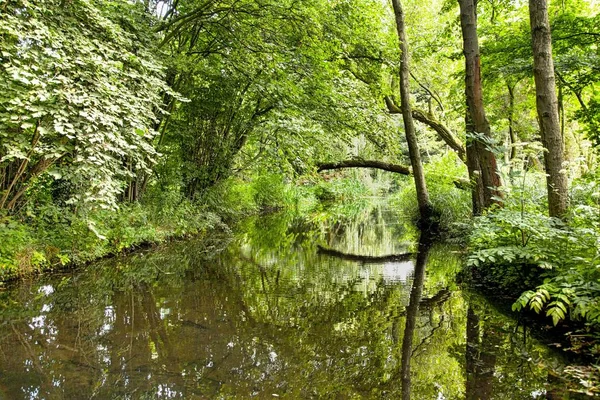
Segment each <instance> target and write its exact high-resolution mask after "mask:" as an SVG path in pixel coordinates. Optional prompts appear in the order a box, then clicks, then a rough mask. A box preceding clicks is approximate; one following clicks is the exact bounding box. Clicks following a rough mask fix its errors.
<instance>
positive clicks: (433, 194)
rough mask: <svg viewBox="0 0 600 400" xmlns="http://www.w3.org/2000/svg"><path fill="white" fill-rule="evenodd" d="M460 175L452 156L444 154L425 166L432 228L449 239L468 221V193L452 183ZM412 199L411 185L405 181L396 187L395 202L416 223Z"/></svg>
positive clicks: (416, 210) (416, 214)
mask: <svg viewBox="0 0 600 400" xmlns="http://www.w3.org/2000/svg"><path fill="white" fill-rule="evenodd" d="M464 174H465V168H464V165H462V164H461V162H460V160H458V159H457V157H456V155H455V154H454V153H447V154H445V155H443V156H441V157H439V158H436V159H434V160H432V162H430V163H428V164H426V166H425V177H426V180H427V186H428V187H429V192H430V193H429V197H430V201H431V204H432V206H433V209H434V219H435V220H436V225H438V227H439V229H440V230H441V231H442V232H445V234H447V235H449V236H460V235H461V234H463V233H464V230H465V225H466V224H465V223H466V221H468V220H469V219H470V213H471V211H470V193H469V191H468V190H465V189H464V188H458V187H457V185H456V182H455V181H457V180H459V179H460V177H461V176H463V175H464ZM415 198H416V192H415V189H414V185H411V184H408V183H407V182H406V183H405V184H404V185H403V186H402V187H401V188H400V191H399V193H398V198H397V200H396V203H395V206H396V207H398V209H400V210H402V211H403V212H404V213H405V215H406V216H407V217H408V218H409V219H410V220H411V221H417V220H418V218H419V210H418V208H417V204H416V201H415Z"/></svg>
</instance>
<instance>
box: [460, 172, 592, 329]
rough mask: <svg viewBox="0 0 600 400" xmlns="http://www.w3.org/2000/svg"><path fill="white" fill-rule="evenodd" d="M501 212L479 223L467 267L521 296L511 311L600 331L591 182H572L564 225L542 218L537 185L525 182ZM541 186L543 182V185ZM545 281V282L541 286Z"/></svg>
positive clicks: (492, 212)
mask: <svg viewBox="0 0 600 400" xmlns="http://www.w3.org/2000/svg"><path fill="white" fill-rule="evenodd" d="M523 182H524V183H523V184H522V185H521V187H520V188H517V189H516V190H514V191H513V192H511V193H508V195H507V197H506V202H505V207H504V208H503V209H498V210H493V211H491V212H490V213H489V214H488V215H485V216H482V217H479V218H477V220H476V223H475V229H474V231H473V233H472V235H471V254H470V255H469V257H468V265H469V266H471V267H475V268H479V269H485V270H486V272H487V274H488V275H490V276H491V277H492V279H494V280H495V281H496V282H498V283H499V284H501V285H502V286H503V287H505V288H508V289H510V288H512V289H515V288H520V289H521V290H525V289H530V288H532V287H535V289H534V290H525V291H524V292H523V293H522V294H521V296H520V297H519V298H518V300H517V301H516V302H515V304H514V305H513V309H514V310H521V309H523V308H530V309H532V310H534V311H535V312H537V313H541V312H545V314H546V316H548V317H551V318H552V321H553V323H554V324H555V325H556V324H557V323H559V322H560V321H561V320H563V319H567V318H570V319H580V320H583V321H585V322H586V323H587V324H589V325H592V326H599V325H600V250H599V249H600V207H598V200H597V199H598V194H599V193H598V185H597V184H596V182H595V178H594V177H588V178H586V179H583V180H580V181H578V182H574V184H573V186H572V188H573V189H572V203H571V209H570V215H569V216H568V217H567V218H566V221H567V222H566V223H565V222H563V221H561V220H558V219H554V218H549V217H547V216H545V213H546V210H545V204H544V203H543V202H538V201H536V199H537V198H539V197H540V196H543V194H541V195H540V192H543V190H542V189H540V187H539V185H535V184H528V183H526V182H525V179H524V180H523ZM542 182H543V181H542ZM542 280H543V282H542Z"/></svg>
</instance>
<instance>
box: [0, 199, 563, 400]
mask: <svg viewBox="0 0 600 400" xmlns="http://www.w3.org/2000/svg"><path fill="white" fill-rule="evenodd" d="M385 214H386V213H384V212H380V211H378V212H376V211H369V212H364V211H363V212H361V213H360V214H359V217H357V216H355V217H356V219H357V220H353V221H352V222H351V223H349V224H342V223H341V222H340V223H339V224H338V226H337V227H336V228H335V229H336V230H337V234H336V235H333V234H331V235H330V230H329V225H327V224H326V223H324V224H323V225H320V223H316V222H314V221H302V220H299V219H298V217H297V216H290V215H283V216H281V218H279V219H278V217H277V216H269V217H261V218H259V219H256V220H254V221H253V220H249V221H246V222H245V223H244V224H243V226H242V229H241V230H240V231H239V232H238V233H237V234H236V236H235V237H234V238H233V239H231V243H232V244H231V245H230V246H229V247H228V248H227V249H225V250H224V251H221V252H216V251H207V248H210V249H218V248H222V247H224V246H223V245H222V244H219V243H218V241H216V240H214V238H208V239H210V240H212V242H211V243H209V244H208V245H207V244H206V243H205V242H202V243H194V242H187V243H174V244H171V245H170V246H169V247H167V248H165V249H164V250H162V251H156V252H153V253H150V254H147V255H145V254H139V255H136V256H134V257H130V258H123V259H115V260H112V261H109V262H106V263H100V264H96V265H94V266H91V267H90V268H89V269H87V270H86V271H85V272H83V273H81V274H74V275H72V276H64V277H60V276H59V277H49V278H43V279H42V280H41V281H39V282H36V283H33V284H31V286H27V285H21V286H17V287H15V288H14V289H13V290H8V291H5V292H0V304H10V306H7V307H5V308H3V309H2V321H0V398H3V395H4V397H5V398H10V399H20V398H32V399H36V398H40V399H41V398H93V397H95V398H115V399H116V398H156V399H167V398H169V399H171V398H250V397H257V398H272V397H273V395H274V394H275V395H278V396H280V397H284V398H289V399H296V398H372V399H381V398H390V399H393V398H399V397H400V396H402V398H404V399H407V398H414V399H432V398H438V397H440V396H443V397H445V398H464V397H465V396H471V397H468V398H484V397H481V396H484V395H486V396H488V397H489V395H490V394H491V393H492V392H493V393H494V395H495V396H496V397H498V396H504V397H506V398H521V397H522V398H530V397H531V396H530V395H531V393H535V392H539V391H540V390H543V388H544V384H545V383H546V380H547V375H548V374H547V370H545V369H544V368H542V367H540V366H539V358H540V357H539V356H536V354H537V353H540V354H543V357H545V358H547V359H550V358H551V357H549V356H548V355H547V353H543V352H542V351H541V350H539V349H540V346H539V345H537V344H535V342H534V341H530V342H528V343H527V344H526V346H525V345H521V343H520V342H519V341H516V340H513V339H512V338H511V337H510V335H507V334H506V332H507V331H510V329H509V328H507V327H508V326H510V324H512V323H514V321H512V320H511V319H509V318H507V317H504V316H502V315H501V314H499V313H497V312H495V311H494V310H489V309H488V308H489V307H487V305H486V304H487V303H485V302H484V301H483V300H479V299H473V298H469V299H465V298H464V297H463V296H462V295H461V294H460V292H459V291H458V289H457V288H456V287H450V286H452V282H453V275H452V271H455V270H456V268H455V266H456V265H459V263H460V259H459V258H457V256H456V255H454V254H453V253H451V252H450V251H448V248H447V247H439V246H438V245H433V247H431V246H432V244H431V241H430V240H429V238H427V237H426V236H424V237H422V238H421V240H420V241H419V243H418V248H417V250H418V251H417V253H416V259H415V261H414V262H413V261H412V260H413V259H410V260H408V259H407V256H406V255H405V254H404V253H409V252H410V250H411V249H413V250H414V247H415V244H412V245H410V246H407V244H406V240H404V239H405V238H403V237H399V236H398V235H397V233H399V228H398V225H397V224H394V223H392V224H389V225H387V224H386V220H385V219H384V218H383V217H382V216H383V215H385ZM391 219H392V220H393V221H395V220H397V216H392V218H391ZM358 232H362V233H361V234H359V233H358ZM323 243H326V244H327V248H326V249H329V250H331V251H323V250H319V247H318V246H319V244H321V245H322V244H323ZM322 248H325V247H322ZM388 255H391V256H388ZM413 258H414V257H413ZM426 264H427V267H426ZM413 269H414V271H413ZM465 337H466V338H467V342H468V343H470V344H469V345H468V346H467V345H466V344H465ZM536 352H537V353H536ZM521 353H523V354H526V358H523V357H521V356H518V357H516V356H515V354H521ZM529 358H531V359H533V360H535V361H534V362H531V363H529V364H527V363H526V361H523V360H527V359H529ZM411 360H412V362H411ZM519 363H521V364H523V363H525V364H524V365H526V366H527V368H526V370H521V369H519V368H521V364H519ZM465 371H466V374H467V375H466V377H467V379H464V377H465ZM490 371H491V373H490ZM494 371H496V374H494V373H493V372H494ZM496 375H497V376H496ZM515 388H518V390H519V391H520V392H519V393H521V394H522V395H523V396H521V397H516V395H514V393H515V390H516V389H515ZM2 390H4V391H5V392H6V393H2V392H1V391H2ZM486 393H487V394H486ZM525 394H527V395H528V396H529V397H525ZM473 396H480V397H473Z"/></svg>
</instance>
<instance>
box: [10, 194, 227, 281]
mask: <svg viewBox="0 0 600 400" xmlns="http://www.w3.org/2000/svg"><path fill="white" fill-rule="evenodd" d="M32 217H33V216H32ZM217 227H223V225H222V223H221V222H220V218H219V217H218V216H217V215H216V214H214V213H211V212H210V211H208V210H207V209H206V208H205V207H201V206H198V205H194V204H192V203H190V202H189V201H187V200H185V199H181V198H171V199H165V198H162V199H160V202H156V203H149V202H148V203H145V204H141V203H134V204H131V205H127V206H121V208H120V209H119V210H118V211H117V212H114V211H110V210H98V211H95V212H93V213H89V214H87V216H86V217H85V218H84V217H81V216H78V215H75V214H72V213H69V212H65V210H64V209H61V208H59V207H56V206H47V207H44V208H43V209H40V210H39V214H38V215H35V219H33V220H32V221H29V223H28V224H24V223H23V222H22V221H18V220H14V219H5V220H3V222H2V224H0V238H2V246H1V247H0V279H2V280H6V279H12V278H15V277H18V276H24V275H28V274H31V273H32V272H34V271H38V270H44V269H53V268H56V267H60V266H63V265H65V264H72V265H81V264H83V263H86V262H88V261H91V260H95V259H98V258H101V257H104V256H106V255H109V254H114V253H119V252H122V251H125V250H128V249H131V248H134V247H137V246H140V245H144V244H150V243H160V242H164V241H166V240H169V239H171V238H178V237H185V236H190V235H198V234H200V233H202V232H205V231H206V230H208V229H215V228H217Z"/></svg>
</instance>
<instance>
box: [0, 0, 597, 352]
mask: <svg viewBox="0 0 600 400" xmlns="http://www.w3.org/2000/svg"><path fill="white" fill-rule="evenodd" d="M598 11H599V9H598V6H597V5H596V3H595V2H591V1H583V0H568V1H561V2H550V4H548V3H547V2H546V1H541V0H531V1H530V4H529V5H527V4H523V3H521V2H513V1H491V0H490V1H480V2H475V1H473V0H460V1H458V2H453V1H445V0H439V1H432V2H427V3H426V4H424V3H423V2H418V1H412V0H411V1H396V0H394V1H393V2H392V4H387V3H385V2H381V1H375V0H361V1H353V2H351V1H334V2H332V1H326V0H310V1H302V2H297V1H293V0H283V1H281V0H279V1H271V0H263V1H254V0H241V1H228V0H225V1H213V0H168V1H150V0H148V1H143V2H142V1H120V0H117V1H111V2H106V1H96V0H73V1H62V0H60V1H59V0H1V1H0V18H1V19H2V21H3V22H2V24H1V25H0V279H1V280H7V279H11V278H14V277H18V276H22V275H26V274H29V273H31V272H34V271H39V270H46V269H51V268H54V267H58V266H61V265H65V264H81V263H85V262H87V261H90V260H93V259H97V258H99V257H103V256H105V255H107V254H112V253H116V252H119V251H123V250H125V249H129V248H131V247H135V246H139V245H141V244H146V243H157V242H161V241H165V240H169V239H171V238H176V237H185V236H189V235H197V234H200V233H203V232H209V231H210V229H212V228H214V227H217V226H222V227H223V226H227V225H228V223H231V222H233V221H235V220H238V219H239V218H240V216H242V215H248V214H251V213H260V212H268V211H272V210H276V209H278V208H282V207H288V208H294V209H296V210H302V211H304V212H309V213H313V215H315V218H318V216H319V210H320V209H321V208H322V207H327V205H328V204H331V203H340V202H344V203H350V202H352V201H355V200H357V199H361V198H363V199H364V198H365V197H369V196H375V195H391V196H393V197H394V204H395V205H396V206H397V207H398V208H401V209H403V210H405V211H406V215H408V216H410V218H412V219H413V220H414V221H415V223H416V224H417V226H419V227H422V228H424V229H428V228H429V229H434V228H435V229H437V230H441V231H442V232H444V233H445V235H446V237H451V238H452V239H453V240H455V241H461V242H462V243H465V244H468V255H467V265H468V268H469V269H470V270H472V272H473V275H474V276H476V277H479V278H480V279H484V280H486V281H488V282H490V284H491V285H494V287H500V288H502V289H503V290H504V291H505V292H506V293H509V294H510V295H511V296H513V298H514V299H515V300H516V302H515V305H514V308H515V310H533V311H534V312H537V313H540V314H543V315H544V316H545V317H547V318H548V321H549V322H551V323H553V324H554V325H557V324H561V323H565V321H567V322H568V321H574V320H577V321H580V322H581V323H582V324H584V326H585V329H586V330H585V332H584V333H583V334H584V335H588V336H590V337H591V336H593V335H595V333H594V332H598V327H599V325H600V284H599V282H600V268H599V267H600V261H599V260H600V257H599V256H600V254H598V249H599V247H600V203H599V202H600V194H599V193H600V191H599V188H598V181H599V174H600V171H599V168H598V161H597V151H598V147H599V146H600V136H599V135H598V127H599V123H598V121H599V120H600V117H599V115H600V111H599V109H600V106H599V104H600V97H599V96H600V94H599V92H598V87H597V86H598V82H599V81H600V70H599V69H598V65H600V62H599V57H600V54H599V53H598V51H599V50H598V41H599V39H598V38H599V37H600V30H599V28H598V22H599V21H600V15H598ZM399 38H401V39H402V40H400V39H399ZM550 55H551V57H549V56H550ZM409 166H410V167H409ZM364 167H370V168H369V169H366V168H364ZM390 171H391V172H390ZM327 218H329V217H327ZM592 339H593V340H595V339H596V338H592ZM593 340H592V343H593ZM591 350H592V351H597V349H595V348H594V349H591Z"/></svg>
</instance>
